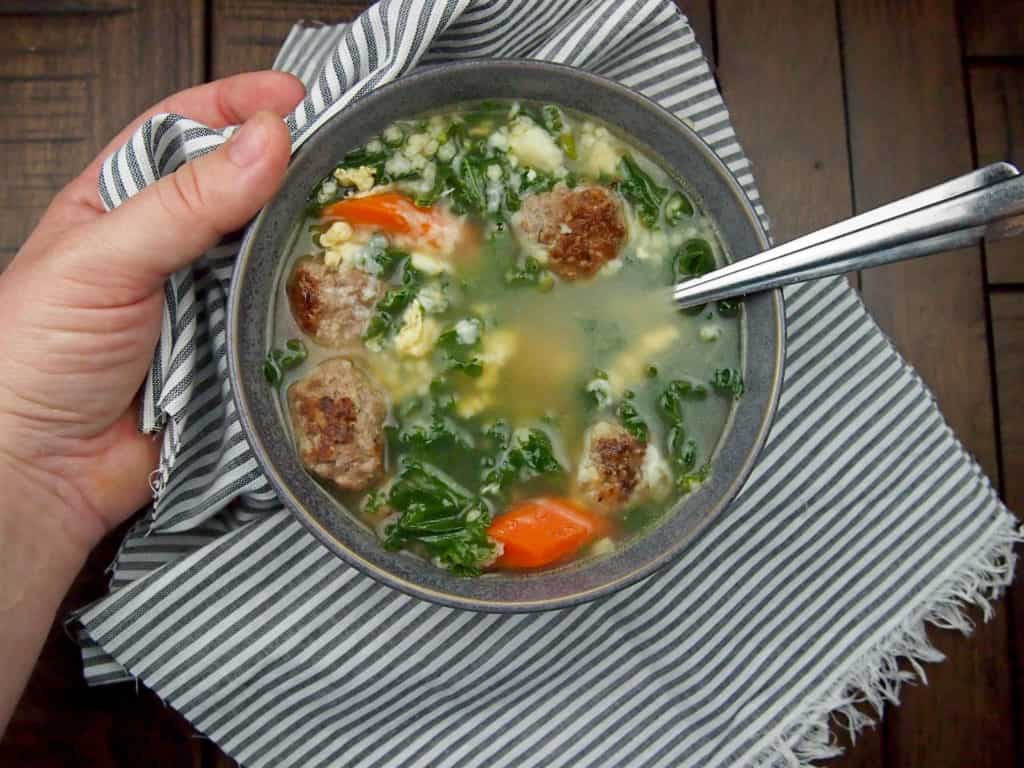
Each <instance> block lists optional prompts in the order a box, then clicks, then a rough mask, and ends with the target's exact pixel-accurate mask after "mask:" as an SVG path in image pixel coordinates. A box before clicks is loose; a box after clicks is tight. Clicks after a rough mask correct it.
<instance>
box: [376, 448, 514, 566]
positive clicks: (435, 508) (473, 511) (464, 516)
mask: <svg viewBox="0 0 1024 768" xmlns="http://www.w3.org/2000/svg"><path fill="white" fill-rule="evenodd" d="M387 501H388V504H389V505H390V506H391V507H392V508H394V509H397V510H401V512H400V513H399V515H398V518H397V519H396V520H395V522H393V523H391V524H390V525H388V526H386V528H385V530H384V546H385V547H386V548H387V549H391V550H397V549H401V548H402V547H404V546H406V545H409V544H419V545H420V546H422V547H423V548H424V549H425V550H426V552H427V554H428V555H429V556H430V557H431V558H432V559H433V560H434V562H435V563H436V564H437V565H439V566H440V567H442V568H446V569H448V570H450V571H452V573H455V574H457V575H459V576H476V575H477V574H479V573H480V568H481V567H482V566H484V565H486V564H487V563H489V562H490V561H491V560H493V559H494V556H495V554H496V553H495V545H494V542H492V541H491V539H490V538H489V537H488V536H487V527H488V526H489V525H490V522H491V513H490V511H489V510H488V508H487V505H486V504H485V503H484V502H483V500H482V499H480V498H479V497H476V496H473V495H472V494H470V493H469V491H467V490H466V489H465V488H463V487H461V486H460V485H458V484H457V483H455V481H453V480H451V479H450V478H449V477H447V476H446V475H444V474H443V473H442V472H441V471H440V470H439V469H437V468H436V467H433V466H431V465H430V464H426V463H423V462H419V461H408V460H407V461H405V462H404V464H403V465H402V468H401V469H400V470H399V472H398V475H397V477H396V478H395V481H394V483H392V485H391V488H390V490H389V491H388V496H387Z"/></svg>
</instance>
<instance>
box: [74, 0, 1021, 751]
mask: <svg viewBox="0 0 1024 768" xmlns="http://www.w3.org/2000/svg"><path fill="white" fill-rule="evenodd" d="M478 56H519V57H529V58H538V59H546V60H551V61H559V62H565V63H568V64H572V65H575V66H578V67H582V68H585V69H588V70H591V71H594V72H597V73H600V74H602V75H605V76H608V77H611V78H614V79H617V80H619V81H620V82H623V83H625V84H626V85H628V86H630V87H632V88H635V89H637V90H639V91H642V92H643V93H645V94H647V95H648V96H651V97H652V98H654V99H656V100H658V101H659V102H660V103H662V104H663V105H664V106H666V107H667V108H668V109H670V110H672V111H673V112H675V113H676V114H677V115H679V116H680V117H681V118H683V119H685V120H687V121H688V122H689V123H690V124H691V125H693V126H694V127H695V128H696V129H697V130H698V131H699V132H700V133H701V135H702V136H704V138H705V139H706V140H707V141H708V142H709V143H710V144H711V145H712V146H713V147H714V148H715V151H716V152H717V153H718V154H719V155H720V156H721V157H722V158H723V159H724V160H725V162H726V163H727V164H728V166H729V167H730V168H731V169H732V171H733V173H734V174H736V176H737V178H738V179H739V180H740V182H741V184H742V185H743V187H744V189H745V190H746V191H747V194H748V195H749V196H750V198H751V200H752V201H753V202H754V204H755V206H757V209H758V212H759V213H760V214H761V216H762V219H763V218H764V214H763V211H762V210H761V208H760V205H759V201H758V195H757V190H756V188H755V186H754V179H753V176H752V174H751V170H750V166H749V162H748V161H747V159H746V158H745V156H744V155H743V152H742V150H741V149H740V146H739V144H738V143H737V141H736V137H735V135H734V133H733V130H732V127H731V125H730V123H729V117H728V113H727V111H726V109H725V106H724V104H723V103H722V100H721V97H720V96H719V94H718V91H717V89H716V87H715V83H714V79H713V77H712V75H711V73H710V72H709V69H708V66H707V64H706V63H705V61H704V59H703V56H702V54H701V51H700V48H699V46H698V45H697V43H696V41H695V40H694V36H693V32H692V30H691V29H690V27H689V26H688V25H687V23H686V21H685V19H684V18H683V17H682V16H681V15H680V14H679V13H678V11H677V10H676V8H675V6H674V5H673V4H672V3H670V2H669V1H668V0H633V1H631V2H630V1H627V2H622V1H621V0H595V1H593V2H586V1H583V0H572V1H571V2H557V3H552V2H548V0H480V1H472V0H390V1H388V0H385V2H382V3H380V4H378V5H377V6H374V7H373V8H372V9H370V10H369V11H367V12H366V13H364V14H363V15H362V16H360V17H359V19H357V20H356V21H355V22H353V23H352V24H350V25H342V26H336V27H324V26H316V25H299V26H297V27H296V28H295V29H294V30H293V31H292V33H291V34H290V35H289V37H288V39H287V41H286V42H285V45H284V48H283V50H282V51H281V54H280V56H279V58H278V62H277V66H278V67H280V68H282V69H286V70H289V71H291V72H294V73H296V74H298V75H299V76H300V77H302V79H303V80H304V81H305V82H306V84H307V86H308V87H309V95H308V96H307V98H306V100H305V101H304V103H303V104H302V105H300V106H299V108H298V109H297V110H296V111H295V113H294V114H293V115H292V116H291V117H289V118H288V125H289V127H290V129H291V131H292V134H293V136H294V138H295V141H296V143H300V142H301V141H302V139H303V137H305V136H307V135H309V133H310V132H311V131H312V130H314V129H315V127H316V126H317V125H319V124H321V123H322V122H323V121H324V120H325V119H326V118H327V117H328V116H329V115H331V114H333V113H334V112H336V111H337V110H338V109H341V108H343V107H344V105H345V104H346V103H348V102H349V101H351V100H352V99H353V98H354V97H355V96H357V95H359V94H361V93H363V92H365V91H367V90H369V89H372V88H374V87H376V86H378V85H380V84H382V83H385V82H388V81H390V80H392V79H394V78H396V77H398V76H400V75H402V74H403V73H405V72H407V71H409V70H410V69H411V68H412V67H414V66H415V65H416V64H417V63H421V62H436V61H442V60H450V59H460V58H467V57H478ZM751 76H756V73H752V75H751ZM227 133H228V132H227V131H225V132H221V131H214V130H211V129H209V128H206V127H204V126H201V125H198V124H196V123H194V122H191V121H188V120H185V119H183V118H181V117H178V116H173V115H166V116H158V117H156V118H153V119H152V120H150V121H149V122H147V123H146V124H145V125H144V126H143V127H142V128H141V129H140V130H139V131H138V133H137V134H136V135H135V137H134V138H133V140H132V142H131V144H129V145H128V146H126V147H125V148H124V149H122V150H120V151H119V152H118V153H116V154H115V155H114V156H113V157H112V158H111V159H110V161H108V163H107V164H106V165H105V167H104V172H103V175H102V182H101V194H102V196H103V199H104V201H105V202H106V203H107V205H108V206H116V205H118V204H119V203H121V202H123V201H124V200H125V199H127V198H128V197H130V196H131V195H133V194H135V193H136V192H138V191H139V190H140V189H142V188H143V187H145V186H146V185H147V184H148V183H150V182H152V181H153V180H154V179H155V178H157V177H159V176H160V175H162V174H165V173H169V172H171V171H173V170H174V169H175V168H176V167H178V166H179V165H180V164H181V163H183V162H187V161H188V160H189V159H191V158H194V157H196V156H198V155H200V154H202V153H204V152H206V151H209V150H210V149H212V148H214V147H216V146H218V145H219V144H220V143H222V142H223V141H224V138H225V135H226V134H227ZM233 254H234V250H233V246H232V245H230V244H228V245H224V246H222V247H221V248H219V249H217V250H216V251H215V252H213V253H211V254H209V255H208V256H207V258H206V259H205V261H204V262H203V263H202V264H200V265H198V266H196V267H194V268H193V269H190V270H186V271H184V272H182V273H180V274H178V275H176V276H175V277H174V278H173V279H172V280H171V281H169V283H168V286H167V310H166V313H165V320H164V332H163V336H162V338H161V341H160V346H159V349H158V351H157V354H156V356H155V359H154V363H153V368H152V371H151V374H150V377H149V381H148V383H147V389H146V398H145V404H144V408H143V413H142V422H141V426H142V428H143V429H146V430H151V431H153V430H156V429H160V428H163V429H164V435H165V437H164V450H163V457H162V461H161V470H160V473H159V477H158V478H157V480H156V482H155V490H156V501H155V503H154V506H153V508H152V509H151V510H150V511H149V512H148V514H147V515H146V516H145V517H144V519H142V520H141V521H140V522H139V523H138V524H137V525H136V526H135V527H134V528H133V529H132V531H131V533H130V534H129V536H128V538H127V539H126V541H125V543H124V545H123V546H122V548H121V551H120V552H119V554H118V557H117V560H116V562H115V564H114V566H113V582H112V585H111V586H112V591H111V594H110V595H109V596H108V597H107V598H105V599H103V600H101V601H99V602H98V603H96V604H94V605H92V606H90V607H88V608H87V609H85V610H84V611H82V612H81V613H80V614H79V616H78V617H77V628H78V630H79V632H80V636H81V638H82V642H83V645H84V650H83V655H84V659H85V673H86V677H87V678H88V679H89V681H90V682H92V683H102V682H110V681H114V680H120V679H138V680H140V681H142V682H143V683H144V684H145V685H147V686H149V687H150V688H152V689H153V690H154V691H156V693H157V694H158V695H159V696H160V697H161V698H162V699H163V700H164V701H166V702H167V703H168V704H170V705H171V706H173V707H175V708H176V709H178V710H179V711H180V712H182V713H183V714H184V715H185V716H186V717H187V718H188V719H189V720H190V721H191V722H192V723H193V724H194V725H195V726H196V727H197V728H198V729H199V730H200V731H202V732H203V733H205V734H206V735H208V736H209V737H210V738H211V739H213V740H214V741H215V742H216V743H217V744H218V745H220V747H221V748H223V749H224V750H225V751H226V752H227V753H228V754H229V755H231V756H232V757H234V758H235V759H237V760H239V761H240V762H241V763H242V764H244V765H246V766H275V767H277V766H337V765H346V766H489V767H496V766H510V767H511V766H514V767H515V768H526V767H528V766H538V767H539V766H544V768H557V767H558V766H572V767H573V768H575V767H576V766H609V765H613V766H702V767H703V766H739V765H757V766H774V765H799V764H804V763H806V762H808V761H810V760H812V759H817V758H823V757H827V756H829V755H830V754H834V753H835V751H836V750H835V747H834V745H833V741H832V737H831V733H830V728H829V716H830V713H838V715H840V716H842V717H843V718H844V722H843V724H844V725H845V726H847V727H849V728H850V729H851V730H853V731H856V730H858V729H859V728H860V727H861V726H862V725H863V724H864V722H865V720H866V718H865V717H864V715H863V714H861V713H860V710H858V709H856V708H854V707H853V706H852V705H853V704H855V703H857V702H858V701H864V700H867V701H870V702H871V703H873V704H874V705H875V706H876V707H878V708H880V707H881V706H882V703H883V701H884V700H885V699H888V700H892V699H893V697H894V695H895V691H896V689H898V685H899V683H900V681H901V680H903V679H905V677H906V673H905V672H902V671H900V669H899V667H898V666H897V664H896V660H897V659H898V658H899V657H910V658H911V659H914V660H934V659H935V658H937V657H938V655H937V652H935V651H934V650H932V649H931V647H930V646H929V645H928V643H927V641H926V639H925V637H924V629H923V628H924V624H925V622H926V621H933V622H936V623H940V624H942V625H945V626H957V627H960V628H963V629H967V628H968V625H967V624H966V620H965V619H964V618H963V616H962V614H961V613H960V610H959V609H960V607H961V606H962V605H963V604H964V603H966V602H976V603H979V604H981V605H983V607H985V608H986V610H987V608H988V603H987V601H988V600H991V599H993V598H995V597H997V596H998V595H999V594H1001V592H1002V590H1003V589H1004V588H1005V586H1006V585H1007V583H1008V582H1009V579H1010V577H1011V574H1012V572H1013V557H1014V555H1013V543H1014V541H1015V540H1017V538H1018V532H1017V524H1016V521H1015V520H1014V518H1013V517H1012V515H1010V514H1009V513H1008V511H1007V510H1006V509H1005V508H1004V507H1003V506H1002V504H1001V503H1000V502H999V500H998V498H997V496H996V494H995V492H994V491H993V489H992V487H991V485H990V484H989V482H988V481H987V480H986V479H985V477H984V475H983V474H982V472H981V470H980V469H979V467H978V466H977V464H975V462H974V461H973V460H972V459H971V457H970V456H969V455H967V454H966V453H965V451H964V450H963V448H962V447H961V446H960V444H959V443H958V442H957V441H956V439H955V437H954V436H953V435H952V433H951V432H950V430H949V428H948V426H947V425H946V424H945V422H944V421H943V419H942V417H941V415H940V414H939V412H938V410H937V409H936V406H935V404H934V402H933V400H932V398H931V397H930V395H929V393H928V391H927V390H926V388H925V387H924V385H923V384H922V382H921V381H920V379H919V378H918V377H917V375H916V374H915V373H914V371H913V370H912V369H910V368H909V367H908V366H907V365H906V364H905V363H904V362H903V360H902V359H901V358H900V357H899V355H898V354H897V353H896V352H895V350H894V349H893V348H892V346H891V345H890V343H889V342H888V341H887V339H886V338H885V337H884V336H883V334H882V333H881V332H880V331H879V329H878V328H877V327H876V325H875V324H874V323H873V321H872V320H871V319H870V317H869V316H868V315H867V314H866V312H865V311H864V308H863V306H862V305H861V303H860V301H859V299H858V298H857V295H856V294H855V293H854V292H853V291H852V290H851V289H850V288H849V287H847V284H846V283H845V282H844V281H843V280H840V279H828V280H822V281H819V282H815V283H812V284H807V285H803V286H799V287H796V288H791V289H787V292H786V310H787V322H788V357H787V361H786V381H785V387H784V391H783V395H782V402H781V404H780V408H779V412H778V416H777V419H776V423H775V427H774V429H773V432H772V436H771V439H770V442H769V444H768V446H767V448H766V450H765V452H764V456H763V459H762V460H761V462H760V463H759V465H758V467H757V468H756V469H755V471H754V473H753V475H752V476H751V478H750V480H749V482H748V483H747V486H746V487H745V489H744V491H743V492H742V494H741V496H740V497H739V499H738V500H737V501H736V502H735V503H734V504H733V505H732V506H731V507H730V509H729V510H728V512H727V513H726V514H724V515H722V516H721V517H720V518H719V519H718V520H716V521H715V523H714V524H713V525H712V526H711V527H710V528H709V529H708V530H706V531H705V532H704V533H703V534H702V535H701V536H700V537H699V538H698V539H697V541H695V542H694V543H693V545H692V546H690V548H689V549H688V550H687V551H686V553H685V555H684V556H683V557H682V558H681V559H680V561H679V562H678V563H676V564H674V565H673V566H671V567H670V568H668V569H666V570H665V571H663V572H661V573H659V574H657V575H655V576H653V577H651V578H650V579H648V580H647V581H646V582H644V583H642V584H638V585H635V586H633V587H631V588H629V589H627V590H625V591H623V592H620V593H618V594H616V595H613V596H611V597H609V598H606V599H604V600H601V601H599V602H596V603H591V604H587V605H583V606H578V607H575V608H571V609H566V610H561V611H555V612H549V613H543V614H533V615H517V616H499V615H485V614H477V613H472V612H465V611H458V610H454V609H449V608H443V607H439V606H435V605H432V604H428V603H425V602H422V601H419V600H417V599H414V598H411V597H407V596H405V595H403V594H400V593H398V592H395V591H393V590H391V589H388V588H387V587H384V586H381V585H379V584H377V583H376V582H374V581H372V580H371V579H369V578H368V577H366V576H364V575H362V574H361V573H359V572H358V571H355V570H353V569H351V568H349V567H348V566H346V565H345V564H344V563H342V562H341V561H339V560H338V559H337V558H335V557H334V556H333V555H332V554H331V553H330V552H329V551H327V550H326V549H325V548H324V547H322V546H321V545H320V544H319V543H318V542H317V541H316V540H315V539H313V538H312V536H311V535H309V534H308V533H307V532H306V531H305V529H304V528H303V527H302V526H301V525H300V524H299V523H298V522H297V521H296V520H294V519H293V518H292V516H291V515H290V514H289V513H287V512H286V511H283V510H281V509H280V507H279V505H278V504H277V502H276V500H275V499H274V497H273V494H272V492H271V491H270V489H269V487H268V485H267V483H266V481H265V479H264V478H263V477H262V475H261V474H260V472H259V469H258V466H257V464H256V462H255V460H254V458H253V456H252V453H251V451H250V450H249V447H248V445H247V444H246V441H245V439H244V436H243V434H242V432H241V429H240V427H239V424H238V421H237V419H236V418H235V413H234V408H233V405H232V403H231V393H230V390H229V385H228V382H227V377H226V371H225V367H226V366H225V359H224V306H225V298H226V294H227V292H228V290H229V289H230V285H229V273H230V268H231V262H232V258H233Z"/></svg>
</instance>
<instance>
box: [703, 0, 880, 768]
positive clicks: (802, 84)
mask: <svg viewBox="0 0 1024 768" xmlns="http://www.w3.org/2000/svg"><path fill="white" fill-rule="evenodd" d="M715 21H716V25H717V33H718V57H719V61H718V76H719V79H720V81H721V85H722V93H723V95H724V96H725V100H726V103H727V104H728V106H729V111H730V113H731V114H732V118H733V123H734V124H735V126H736V132H737V134H738V137H739V140H740V143H741V144H742V145H743V147H744V149H745V150H746V151H747V154H748V156H749V157H750V159H751V161H752V162H753V164H754V173H755V175H756V177H757V181H758V186H759V188H760V190H761V196H762V199H763V201H764V205H765V208H766V209H767V211H768V215H769V216H770V217H771V221H772V227H773V234H774V236H775V237H776V239H778V240H780V241H784V240H788V239H790V238H792V237H795V236H797V235H800V234H803V233H805V232H809V231H811V230H814V229H816V228H818V227H822V226H825V225H827V224H830V223H832V222H834V221H836V220H839V219H843V218H846V217H848V216H849V215H850V213H851V211H852V209H853V199H852V195H851V191H850V177H849V163H848V157H847V153H846V146H847V141H846V123H845V116H844V112H843V83H842V69H841V66H840V61H839V46H838V40H839V38H838V31H837V23H836V16H835V8H834V6H833V5H832V4H825V3H819V2H815V0H785V2H778V1H777V0H771V1H769V0H759V2H742V3H741V2H719V3H718V4H717V6H716V15H715ZM780 51H786V52H789V53H788V55H779V52H780ZM843 738H846V737H845V735H843ZM846 746H849V745H848V744H847V745H846ZM883 764H884V763H883V760H882V742H881V738H880V731H879V730H878V729H869V730H866V731H864V733H863V734H862V735H861V737H860V738H859V739H858V741H857V744H856V745H855V747H854V748H853V749H849V750H848V752H847V754H846V755H844V756H843V757H842V758H838V759H836V760H834V761H830V762H829V763H828V765H830V766H843V768H853V767H854V766H858V767H859V766H874V767H878V766H882V765H883Z"/></svg>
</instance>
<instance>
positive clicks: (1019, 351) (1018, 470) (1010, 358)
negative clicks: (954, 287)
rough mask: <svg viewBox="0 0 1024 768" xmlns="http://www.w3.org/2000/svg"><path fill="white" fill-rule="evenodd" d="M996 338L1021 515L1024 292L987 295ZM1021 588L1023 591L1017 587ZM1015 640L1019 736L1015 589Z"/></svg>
mask: <svg viewBox="0 0 1024 768" xmlns="http://www.w3.org/2000/svg"><path fill="white" fill-rule="evenodd" d="M989 305H990V308H991V317H992V340H993V349H994V351H995V361H996V368H995V370H996V385H997V392H998V400H999V415H1000V419H999V432H1000V442H1001V444H1002V449H1003V450H1002V455H1003V498H1004V499H1005V501H1006V503H1007V505H1008V506H1009V507H1010V509H1012V510H1014V511H1015V512H1017V513H1018V514H1020V512H1021V511H1022V510H1024V410H1022V409H1021V407H1020V398H1021V393H1022V392H1024V291H1009V292H999V293H993V294H991V296H990V297H989ZM1017 578H1018V579H1021V578H1024V564H1018V566H1017ZM1018 589H1019V588H1018ZM1010 597H1011V598H1012V600H1011V602H1010V607H1011V610H1012V612H1013V613H1012V621H1011V629H1012V634H1011V640H1012V643H1013V648H1014V652H1013V653H1011V655H1010V665H1011V668H1012V675H1013V681H1014V689H1015V691H1016V692H1017V702H1018V707H1017V712H1016V723H1017V733H1018V734H1022V733H1024V711H1022V710H1021V708H1020V705H1019V702H1020V701H1021V696H1022V695H1024V600H1022V599H1021V598H1020V596H1019V593H1018V592H1016V591H1011V593H1010ZM1022 764H1024V744H1021V743H1020V738H1019V736H1018V744H1017V765H1022Z"/></svg>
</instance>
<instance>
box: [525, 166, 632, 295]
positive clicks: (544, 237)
mask: <svg viewBox="0 0 1024 768" xmlns="http://www.w3.org/2000/svg"><path fill="white" fill-rule="evenodd" d="M513 224H514V226H515V227H516V229H517V230H518V232H519V234H520V236H521V237H524V238H526V239H528V240H532V241H534V242H535V243H537V244H538V245H541V246H543V247H544V248H546V249H547V251H548V268H549V269H550V270H551V271H552V272H554V273H555V274H557V275H559V276H560V277H564V278H565V279H567V280H576V279H578V278H585V277H592V276H593V275H594V274H595V273H596V272H597V271H598V270H599V269H600V268H601V267H602V266H603V265H604V264H606V263H607V262H609V261H611V260H612V259H614V258H615V257H616V256H618V253H619V249H620V248H621V247H622V243H623V242H624V240H625V238H626V224H625V221H624V219H623V216H622V205H621V204H620V203H619V201H618V200H617V199H616V197H615V195H614V194H612V192H610V191H609V190H607V189H604V188H603V187H581V188H577V189H569V188H568V187H565V186H564V185H559V186H557V187H555V188H554V189H552V190H551V191H550V192H545V193H543V194H539V195H532V196H530V197H527V198H526V199H525V200H523V204H522V207H521V208H520V209H519V212H518V213H517V214H516V216H515V219H514V221H513Z"/></svg>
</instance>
